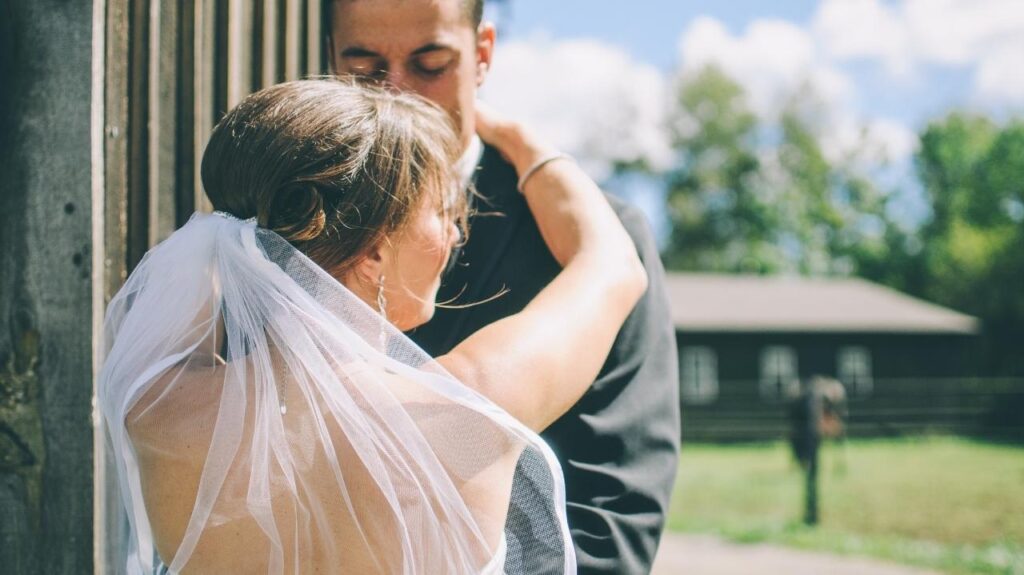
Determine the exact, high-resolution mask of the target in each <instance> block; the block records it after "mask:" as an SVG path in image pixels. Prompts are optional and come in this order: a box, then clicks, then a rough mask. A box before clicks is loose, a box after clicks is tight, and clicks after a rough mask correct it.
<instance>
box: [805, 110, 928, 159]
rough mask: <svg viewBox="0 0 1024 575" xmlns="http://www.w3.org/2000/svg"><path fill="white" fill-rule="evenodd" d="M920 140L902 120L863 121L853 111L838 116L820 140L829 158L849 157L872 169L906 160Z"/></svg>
mask: <svg viewBox="0 0 1024 575" xmlns="http://www.w3.org/2000/svg"><path fill="white" fill-rule="evenodd" d="M918 143H919V141H918V138H917V134H915V133H914V131H913V130H911V129H910V128H908V127H907V126H906V125H904V124H902V123H900V122H897V121H895V120H890V119H886V118H873V119H870V120H860V119H858V118H857V117H856V116H854V115H852V114H846V115H843V116H841V117H839V119H838V120H837V121H836V122H834V123H833V124H832V125H831V126H830V128H829V130H828V132H827V133H825V134H823V136H822V139H821V145H822V151H823V152H824V154H825V156H826V157H828V158H830V159H836V158H840V157H848V159H851V160H853V161H855V162H857V165H858V166H859V167H860V168H862V169H869V170H870V169H872V168H877V167H880V166H882V165H885V164H893V163H902V162H905V161H906V160H908V159H909V158H910V157H911V155H912V154H913V153H914V152H915V151H917V147H918ZM851 155H852V157H849V156H851Z"/></svg>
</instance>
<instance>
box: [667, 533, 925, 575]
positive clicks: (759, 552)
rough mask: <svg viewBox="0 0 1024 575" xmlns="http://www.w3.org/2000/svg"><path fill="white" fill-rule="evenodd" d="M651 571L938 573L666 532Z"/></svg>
mask: <svg viewBox="0 0 1024 575" xmlns="http://www.w3.org/2000/svg"><path fill="white" fill-rule="evenodd" d="M651 573H652V575H750V574H754V573H756V574H757V575H939V574H938V573H936V572H935V571H927V570H922V569H916V568H911V567H903V566H900V565H894V564H891V563H884V562H880V561H875V560H872V559H860V558H852V557H841V556H835V555H828V554H825V553H814V552H810V551H797V550H793V549H786V548H784V547H778V546H775V545H765V544H757V545H739V544H735V543H727V542H724V541H722V540H720V539H717V538H715V537H709V536H702V535H678V534H674V533H666V534H665V535H664V537H663V539H662V542H661V547H660V549H659V550H658V558H657V560H656V561H655V562H654V570H653V571H652V572H651Z"/></svg>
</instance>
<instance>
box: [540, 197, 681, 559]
mask: <svg viewBox="0 0 1024 575" xmlns="http://www.w3.org/2000/svg"><path fill="white" fill-rule="evenodd" d="M610 201H611V203H612V207H613V208H615V210H616V213H618V215H619V217H620V219H621V220H622V223H623V225H624V226H625V228H626V230H627V231H628V232H629V234H630V236H631V237H632V238H633V240H634V242H635V243H636V245H637V250H638V252H639V254H640V257H641V259H642V260H643V263H644V266H645V268H646V270H647V273H648V277H649V287H648V290H647V292H646V294H645V295H644V296H643V297H642V298H641V300H640V302H639V303H638V304H637V306H636V308H634V310H633V312H632V313H631V314H630V315H629V317H628V318H627V320H626V322H625V324H624V325H623V327H622V329H621V331H620V332H619V334H618V336H617V338H616V341H615V343H614V345H613V347H612V351H611V353H610V354H609V357H608V359H607V361H606V363H605V365H604V367H603V368H602V370H601V373H600V375H599V376H598V378H597V380H596V381H595V382H594V384H593V386H592V387H591V388H590V390H588V391H587V393H586V394H585V395H584V396H583V398H581V400H580V401H579V402H578V403H577V405H576V406H574V407H573V409H572V410H570V411H569V412H568V413H567V414H565V415H564V416H563V417H562V418H561V419H559V420H558V421H557V422H555V424H553V425H552V426H551V427H550V428H549V429H548V430H547V431H545V433H544V434H543V435H544V436H545V437H546V438H549V441H550V443H552V445H553V448H554V449H555V450H556V452H559V454H560V459H562V461H563V463H564V468H565V475H566V487H567V492H568V493H569V494H570V497H569V499H570V500H569V503H568V515H569V525H570V529H571V532H572V538H573V541H574V543H575V544H576V549H577V559H578V561H579V566H580V569H579V573H582V574H593V575H596V574H598V573H600V574H612V573H647V572H649V571H650V568H651V564H652V563H653V561H654V556H655V553H656V551H657V548H658V542H659V540H660V537H661V532H662V529H663V528H664V525H665V515H666V513H667V511H668V504H669V497H670V494H671V491H672V487H673V484H674V481H675V476H676V469H677V466H678V453H679V437H680V414H679V383H678V382H679V379H678V364H677V356H676V340H675V329H674V326H673V324H672V321H671V313H670V309H669V304H668V297H667V294H666V291H665V281H664V279H665V278H664V270H663V268H662V266H661V260H660V257H659V254H658V250H657V246H656V245H655V242H654V238H653V235H652V234H651V232H650V228H649V226H648V225H647V222H646V219H645V217H644V216H643V214H642V213H640V212H639V211H638V210H637V209H635V208H633V207H631V206H629V205H627V204H625V203H623V202H621V201H618V200H616V199H615V198H610Z"/></svg>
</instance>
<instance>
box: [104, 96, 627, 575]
mask: <svg viewBox="0 0 1024 575" xmlns="http://www.w3.org/2000/svg"><path fill="white" fill-rule="evenodd" d="M478 126H479V127H478V130H479V133H480V136H481V138H483V139H484V140H485V141H487V142H489V143H491V144H493V145H494V146H496V147H497V148H498V149H499V150H501V151H502V152H503V153H504V154H505V155H506V156H507V157H508V158H509V159H510V161H511V162H512V163H513V165H515V166H516V168H517V170H518V173H519V174H520V178H521V179H520V190H521V191H522V192H523V193H524V194H525V196H526V199H527V202H528V203H529V205H530V208H531V210H533V212H534V214H535V218H536V220H537V222H538V225H539V226H540V229H541V232H542V234H543V236H544V238H545V241H546V242H547V244H548V247H549V249H550V250H551V252H552V254H553V255H554V256H555V258H556V259H557V260H558V261H559V263H560V264H561V265H562V266H563V270H562V272H561V274H560V275H558V276H557V277H556V278H555V280H554V281H553V282H552V283H551V284H550V285H549V286H548V287H547V288H545V289H544V290H543V291H542V292H541V293H540V294H538V295H537V297H536V298H535V299H534V300H533V301H532V302H531V303H530V304H529V305H528V306H527V307H526V308H525V309H524V310H523V311H522V312H521V313H519V314H516V315H514V316H511V317H508V318H506V319H503V320H501V321H498V322H495V323H494V324H492V325H489V326H487V327H485V328H483V329H481V330H480V331H478V332H477V333H475V334H473V335H472V336H470V337H469V338H467V339H466V340H465V341H463V342H462V343H461V344H460V345H458V346H457V347H456V348H455V349H453V350H452V351H451V353H449V354H447V355H445V356H442V357H438V358H430V357H428V356H427V355H426V354H425V353H424V352H423V351H422V350H420V349H419V348H417V347H416V346H415V345H414V344H413V343H412V342H411V341H410V340H409V339H407V338H406V337H405V336H404V335H402V331H406V330H409V329H411V328H413V327H416V326H418V325H420V324H422V323H424V322H426V321H427V320H428V319H429V318H430V317H431V315H432V313H433V310H434V305H435V303H434V297H435V294H436V292H437V289H438V286H439V284H440V281H441V274H442V271H443V270H444V269H445V267H446V265H447V260H448V258H449V254H451V252H452V249H453V247H454V245H455V243H456V242H457V241H459V239H460V237H461V236H462V235H464V234H465V233H466V230H465V229H460V226H462V225H463V224H462V222H464V221H465V215H466V214H465V212H466V210H467V208H466V199H465V196H466V195H465V194H464V193H463V190H462V188H461V184H460V183H459V182H460V177H459V176H458V174H457V173H456V168H455V165H456V159H457V157H458V155H459V151H458V143H457V140H456V137H455V135H454V133H453V131H452V128H451V127H450V125H449V120H448V118H447V116H446V115H445V114H444V113H443V112H442V111H440V110H439V109H437V108H435V107H434V106H432V105H430V104H428V103H426V102H425V101H424V100H421V99H419V98H417V97H415V96H411V95H407V94H398V93H393V92H389V91H383V90H380V89H375V88H368V87H364V86H360V85H357V84H354V83H349V82H345V81H336V80H306V81H299V82H290V83H286V84H282V85H278V86H274V87H271V88H267V89H265V90H262V91H260V92H258V93H256V94H253V95H252V96H249V97H248V98H247V99H245V100H244V101H243V102H242V103H241V104H239V105H238V107H236V108H235V109H234V110H232V111H231V112H230V113H228V115H227V116H226V117H225V118H224V119H223V120H222V121H221V122H220V124H219V125H218V126H217V128H216V129H215V130H214V132H213V135H212V136H211V138H210V142H209V144H208V147H207V149H206V152H205V154H204V156H203V162H202V180H203V186H204V188H205V190H206V193H207V195H208V196H209V198H210V200H211V202H212V203H213V205H214V207H215V209H216V210H217V211H216V212H214V213H213V214H208V215H207V214H196V215H194V216H193V217H192V219H191V220H189V222H188V223H187V224H186V225H185V226H184V227H182V228H181V229H180V230H178V231H177V232H175V233H174V234H173V235H171V237H170V238H168V239H167V240H166V241H164V242H163V243H161V244H160V245H158V246H157V247H155V248H153V249H152V250H151V251H150V252H149V253H148V254H147V255H146V257H145V258H144V259H143V261H142V263H141V264H140V265H139V267H138V268H137V269H136V270H135V271H134V273H132V275H131V277H129V278H128V281H127V283H126V284H125V286H124V287H123V288H122V289H121V291H120V292H119V293H118V294H117V296H116V297H115V298H114V300H113V301H112V302H111V303H110V306H109V308H108V311H107V316H106V320H105V329H106V336H107V339H106V358H105V362H104V365H103V370H102V373H101V375H100V382H99V402H100V408H101V409H102V412H103V415H104V418H105V420H106V422H107V426H108V427H107V429H108V432H109V438H110V442H111V444H112V448H113V450H114V453H115V460H116V464H117V467H118V481H119V488H120V492H121V495H122V500H123V503H124V506H125V508H126V510H127V513H128V517H129V522H128V523H129V532H128V534H127V537H128V539H127V541H126V545H125V548H126V556H125V557H123V561H124V563H123V565H124V567H125V569H126V571H127V572H128V573H133V574H135V573H154V572H158V573H166V572H170V573H178V572H182V573H263V572H266V573H357V574H363V573H388V574H390V573H401V574H420V573H422V574H447V573H451V574H469V573H574V572H575V559H574V555H573V547H572V543H571V541H570V539H569V532H568V528H567V526H566V522H565V513H564V505H565V502H564V492H563V481H562V474H561V471H560V469H559V468H558V465H557V462H556V460H555V458H554V455H553V454H552V453H551V451H550V449H549V448H548V447H547V445H546V444H544V443H543V441H542V440H541V439H540V438H539V436H538V435H537V434H536V432H538V431H540V430H542V429H544V428H545V427H546V426H547V425H548V424H550V423H551V422H552V421H554V420H555V419H556V418H558V416H559V415H561V414H562V413H563V412H565V411H566V410H568V409H569V407H571V406H572V405H573V404H574V403H575V401H576V400H577V399H578V398H579V397H580V396H581V395H582V394H583V392H584V391H585V390H586V388H587V386H588V385H589V384H590V382H592V381H593V379H594V377H595V376H596V374H597V372H598V370H599V368H600V367H601V364H602V363H603V361H604V359H605V356H606V355H607V354H608V352H609V350H610V348H611V345H612V343H613V339H614V338H615V334H616V333H617V331H618V329H619V327H620V325H621V324H622V322H623V321H624V319H625V318H626V316H627V314H628V313H629V312H630V310H631V309H632V307H633V305H634V304H635V303H636V301H637V300H638V298H639V297H640V295H641V294H642V292H643V291H644V289H646V276H645V275H644V271H643V267H642V266H641V265H640V262H639V259H638V257H637V255H636V253H635V250H634V247H633V244H632V242H631V241H630V240H629V237H628V236H627V234H626V233H625V231H624V230H623V229H622V227H621V225H620V224H619V222H618V219H617V218H616V217H615V215H614V213H613V212H612V210H611V209H610V207H609V206H608V205H607V203H606V201H605V199H604V198H603V196H602V195H601V193H600V192H599V191H598V189H597V188H596V186H595V185H594V184H593V183H592V182H591V181H590V180H589V179H588V178H587V177H586V176H585V175H584V174H583V173H582V172H581V171H580V170H579V169H578V168H577V167H576V166H575V165H574V164H573V163H572V162H569V161H562V160H561V159H562V158H564V156H561V155H558V154H554V153H553V152H552V150H550V149H547V148H545V147H544V146H542V145H539V144H538V143H537V142H536V141H535V140H534V139H533V138H532V137H531V136H530V135H529V134H528V133H526V132H525V131H524V130H523V129H522V128H520V127H519V126H518V125H517V124H513V123H509V122H505V121H501V120H497V119H495V118H494V117H492V115H491V114H489V113H483V112H481V117H480V119H479V121H478ZM524 271H526V272H528V270H524Z"/></svg>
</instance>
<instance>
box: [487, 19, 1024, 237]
mask: <svg viewBox="0 0 1024 575" xmlns="http://www.w3.org/2000/svg"><path fill="white" fill-rule="evenodd" d="M495 8H496V7H492V8H491V9H489V12H490V13H491V14H492V15H493V16H495V19H496V20H497V21H498V22H499V25H500V26H501V32H502V34H503V35H502V37H500V39H499V50H498V53H497V55H496V61H495V65H494V69H493V71H492V72H491V77H490V78H489V79H488V85H487V86H485V90H484V98H485V99H488V100H491V101H492V103H495V104H496V105H497V106H499V107H503V108H505V109H506V110H508V111H510V112H511V114H512V115H515V116H518V117H522V118H524V119H526V120H527V121H528V122H530V123H532V124H535V125H539V126H540V128H541V131H542V132H545V131H546V134H545V135H547V136H548V137H549V138H550V139H552V140H554V141H555V143H556V144H558V145H560V146H562V147H563V148H565V149H567V150H569V151H570V152H572V153H574V154H576V155H577V156H579V157H581V158H582V159H583V160H584V163H585V164H586V165H587V166H588V167H589V168H591V169H592V171H593V172H594V173H595V174H597V176H596V177H598V178H600V176H601V175H602V174H603V173H606V171H607V166H608V165H609V162H610V161H614V160H616V159H623V158H632V157H644V158H648V159H654V160H655V161H654V163H656V164H657V163H658V161H659V158H660V161H662V162H663V163H664V162H665V161H667V160H666V156H665V153H666V152H665V148H666V144H665V143H664V135H663V134H660V133H659V131H663V130H662V128H661V127H659V125H660V124H663V123H664V117H663V116H659V115H658V114H656V113H653V112H650V111H648V109H649V108H659V107H665V106H664V104H663V103H662V100H658V98H665V97H666V94H668V93H670V88H671V85H672V83H673V82H674V81H675V79H676V78H677V77H678V76H679V75H680V74H684V75H685V74H686V73H687V72H692V71H694V70H696V69H699V68H701V67H703V66H704V65H707V64H708V63H715V64H717V65H719V66H720V67H722V68H724V69H725V70H726V72H728V73H730V74H731V75H733V76H734V77H735V78H736V79H737V80H738V81H739V82H740V83H741V84H743V85H744V87H745V88H746V89H747V91H748V94H750V95H751V101H752V106H753V107H754V109H755V111H757V112H758V113H759V114H760V115H762V116H764V117H771V116H772V114H773V113H775V112H776V111H777V108H778V107H779V105H780V104H779V102H780V101H781V100H782V99H783V98H784V97H785V95H786V94H792V93H794V92H796V91H797V90H799V89H802V87H804V86H809V87H810V89H811V90H812V91H813V92H814V93H817V94H818V96H819V98H820V99H821V100H822V101H823V102H824V103H825V105H826V108H827V109H828V118H829V121H828V122H827V124H828V126H829V129H828V130H827V131H826V133H823V134H822V135H821V138H822V140H823V145H824V146H825V148H826V150H828V151H831V153H832V154H834V155H835V156H836V157H838V156H840V155H843V154H846V153H849V152H850V151H851V150H858V151H861V150H874V151H877V154H874V155H872V154H868V153H865V156H866V159H865V161H866V162H868V163H870V162H871V161H876V162H878V163H879V164H881V163H882V159H883V158H884V159H885V160H886V165H888V166H889V167H888V168H887V169H886V170H884V173H885V174H886V178H887V179H886V181H885V182H884V184H885V185H887V186H892V187H898V188H901V191H900V192H899V193H900V194H902V199H903V200H904V201H903V202H902V204H897V205H899V206H901V209H902V210H903V211H905V212H906V214H907V217H908V218H909V219H910V220H913V219H915V218H916V219H919V218H921V217H924V215H925V214H924V213H923V212H922V210H923V203H922V202H921V200H920V190H919V189H915V183H914V182H913V168H912V157H913V152H914V149H915V146H916V137H915V134H916V133H917V132H918V131H919V130H920V129H921V128H922V127H923V126H924V125H925V124H926V123H927V122H928V121H929V120H931V119H934V118H937V117H941V116H943V115H945V114H947V113H948V112H949V111H951V110H953V109H969V110H975V111H980V112H983V113H986V114H989V115H992V116H994V117H996V118H999V119H1005V118H1007V117H1009V116H1013V115H1020V114H1021V113H1024V72H1022V70H1024V66H1022V65H1021V64H1020V63H1021V62H1024V0H822V1H820V2H810V1H805V0H773V1H764V0H728V1H724V2H695V1H692V0H675V1H670V0H632V1H630V2H621V1H614V0H613V1H596V0H509V5H508V7H507V8H506V9H504V10H502V9H500V8H498V9H495ZM622 110H626V111H627V112H622ZM609 134H611V135H612V136H611V137H609ZM607 140H611V141H610V142H609V141H607ZM873 153H874V152H873ZM872 158H874V159H872ZM648 195H649V194H648ZM641 201H643V202H644V203H647V204H648V208H649V209H648V212H649V213H652V211H656V209H657V204H658V198H656V197H649V198H646V199H644V198H641ZM657 215H658V214H656V213H654V214H653V216H654V219H657Z"/></svg>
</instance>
